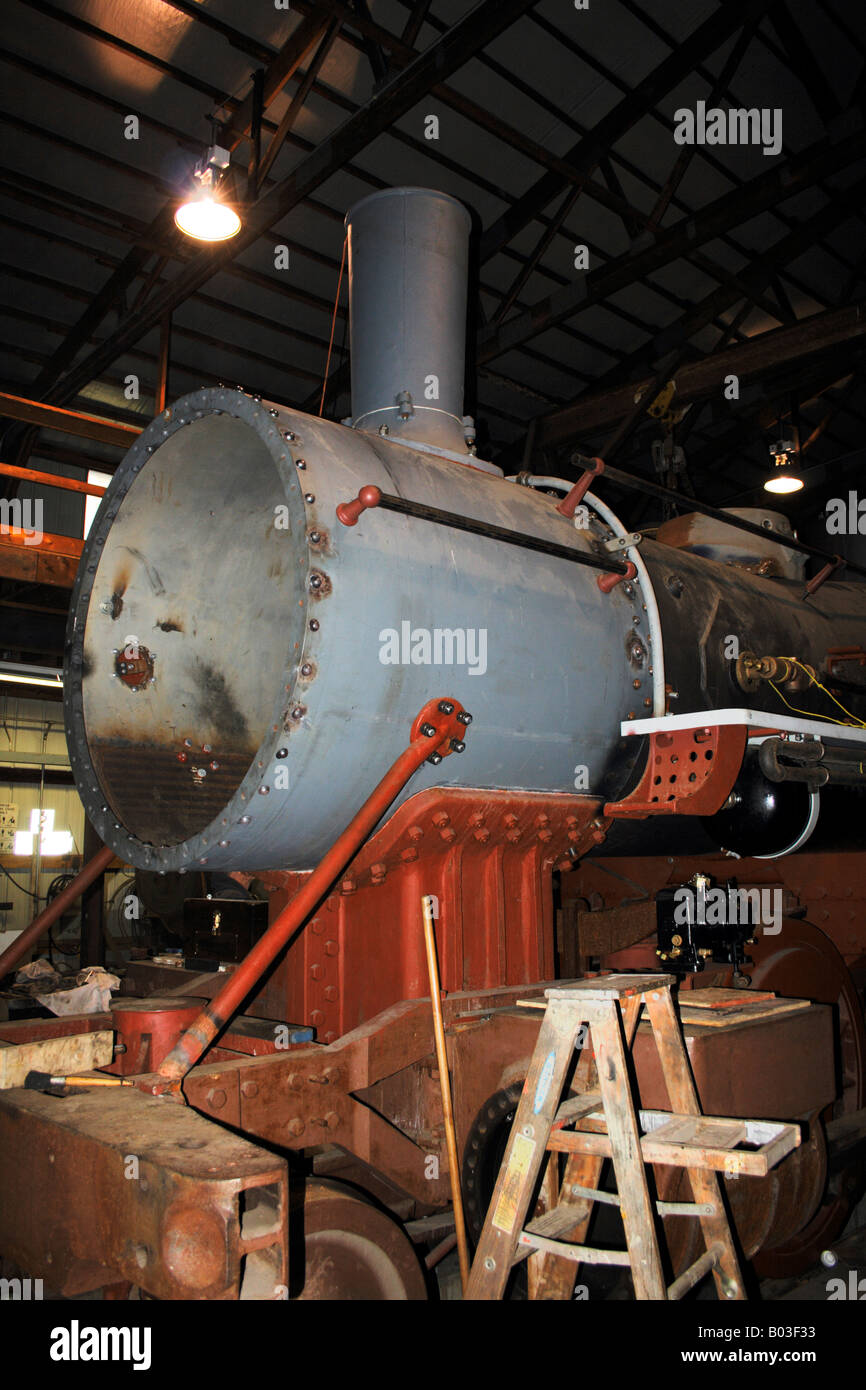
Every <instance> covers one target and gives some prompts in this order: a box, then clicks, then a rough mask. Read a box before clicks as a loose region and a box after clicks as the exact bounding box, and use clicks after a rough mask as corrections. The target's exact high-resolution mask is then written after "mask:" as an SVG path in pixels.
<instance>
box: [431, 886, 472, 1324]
mask: <svg viewBox="0 0 866 1390" xmlns="http://www.w3.org/2000/svg"><path fill="white" fill-rule="evenodd" d="M421 913H422V916H423V918H424V945H425V947H426V948H427V974H428V976H429V977H430V1002H431V1004H432V1005H433V1036H434V1037H435V1039H436V1065H437V1066H438V1068H439V1086H440V1089H441V1091H442V1115H443V1118H444V1120H445V1144H446V1147H447V1149H448V1177H449V1180H450V1182H451V1201H452V1203H453V1204H454V1233H455V1235H456V1237H457V1254H458V1258H459V1260H460V1282H461V1284H462V1285H463V1294H464V1297H465V1295H466V1286H467V1284H468V1283H469V1245H468V1243H467V1240H466V1220H465V1218H464V1215H463V1196H462V1194H461V1191H460V1164H459V1162H458V1159H457V1134H456V1132H455V1129H454V1107H453V1106H452V1104H451V1078H450V1075H449V1072H448V1052H447V1049H446V1047H445V1024H444V1022H443V1019H442V994H441V989H440V985H439V965H438V963H437V960H436V934H435V929H434V926H433V899H432V898H431V897H424V898H422V899H421Z"/></svg>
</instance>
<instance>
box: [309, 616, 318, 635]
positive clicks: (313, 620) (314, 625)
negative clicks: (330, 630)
mask: <svg viewBox="0 0 866 1390" xmlns="http://www.w3.org/2000/svg"><path fill="white" fill-rule="evenodd" d="M318 630H319V620H318V618H311V619H310V631H311V632H318Z"/></svg>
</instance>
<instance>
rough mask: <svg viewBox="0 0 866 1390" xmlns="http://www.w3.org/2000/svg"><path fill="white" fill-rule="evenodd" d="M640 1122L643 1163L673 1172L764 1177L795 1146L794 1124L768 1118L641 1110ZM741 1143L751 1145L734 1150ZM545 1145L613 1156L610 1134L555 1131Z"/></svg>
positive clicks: (797, 1135)
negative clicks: (685, 1170)
mask: <svg viewBox="0 0 866 1390" xmlns="http://www.w3.org/2000/svg"><path fill="white" fill-rule="evenodd" d="M675 1122H676V1123H675ZM640 1123H641V1127H642V1128H643V1129H644V1130H645V1131H647V1132H646V1133H644V1134H643V1135H642V1137H641V1141H640V1146H641V1152H642V1154H643V1158H644V1162H645V1163H666V1164H669V1165H670V1166H671V1167H674V1168H711V1169H714V1170H715V1171H716V1172H720V1173H748V1174H750V1175H753V1176H755V1177H765V1176H766V1174H767V1173H769V1171H770V1169H771V1168H772V1167H774V1165H775V1164H776V1163H778V1162H779V1160H780V1159H781V1158H784V1157H785V1155H786V1154H788V1153H790V1152H791V1150H792V1149H795V1148H797V1146H798V1144H799V1143H800V1129H799V1126H798V1125H791V1124H782V1123H778V1124H777V1123H775V1122H774V1121H770V1120H728V1119H724V1118H721V1117H719V1116H715V1115H671V1114H669V1113H668V1112H667V1111H664V1110H641V1111H640ZM668 1136H680V1137H668ZM682 1136H685V1137H682ZM712 1136H715V1137H716V1138H718V1137H719V1136H723V1137H724V1142H722V1143H717V1142H712V1143H708V1142H707V1138H709V1137H712ZM740 1143H747V1144H752V1145H754V1146H755V1147H754V1148H750V1149H738V1148H737V1144H740ZM547 1147H548V1149H551V1150H554V1151H555V1152H557V1153H578V1154H589V1155H591V1156H594V1157H596V1158H610V1157H611V1156H612V1151H611V1144H610V1137H609V1135H607V1134H591V1133H588V1132H587V1131H585V1130H569V1131H567V1132H566V1131H564V1130H555V1131H554V1132H553V1133H552V1134H551V1135H550V1137H549V1139H548V1141H547Z"/></svg>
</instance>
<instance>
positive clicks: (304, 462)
mask: <svg viewBox="0 0 866 1390" xmlns="http://www.w3.org/2000/svg"><path fill="white" fill-rule="evenodd" d="M306 466H307V460H306V459H295V467H296V468H300V469H301V471H303V470H304V469H305V468H306Z"/></svg>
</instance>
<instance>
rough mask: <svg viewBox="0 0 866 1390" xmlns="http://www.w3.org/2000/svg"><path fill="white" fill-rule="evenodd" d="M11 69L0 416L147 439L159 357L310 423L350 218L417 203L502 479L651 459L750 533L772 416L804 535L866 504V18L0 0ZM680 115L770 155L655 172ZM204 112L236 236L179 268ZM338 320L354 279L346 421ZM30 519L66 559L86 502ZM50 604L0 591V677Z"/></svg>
mask: <svg viewBox="0 0 866 1390" xmlns="http://www.w3.org/2000/svg"><path fill="white" fill-rule="evenodd" d="M4 39H5V50H4V51H3V52H2V53H0V63H2V68H0V71H2V76H3V87H2V95H0V122H2V127H3V144H2V153H0V228H2V236H3V244H4V249H3V256H2V262H0V315H2V330H0V355H2V364H0V378H2V380H0V389H2V390H3V391H6V392H9V393H12V394H15V395H18V396H22V397H27V398H29V399H36V400H41V401H45V402H49V403H54V404H55V405H63V406H70V407H72V408H74V409H77V410H87V411H90V412H93V413H97V414H100V415H103V416H108V417H111V418H113V419H117V420H120V421H124V420H132V421H140V420H141V419H142V417H144V418H145V419H146V418H147V417H149V416H150V415H152V414H153V411H154V400H155V392H156V389H157V379H158V375H159V359H160V350H161V341H162V342H164V343H165V344H166V345H167V349H168V380H167V392H168V399H173V398H174V397H176V396H179V395H182V394H184V393H185V392H187V391H190V390H192V389H194V388H196V387H198V386H201V385H203V384H210V383H213V382H216V381H218V380H223V381H227V382H230V383H233V384H234V383H241V384H243V385H244V386H245V387H246V388H247V389H250V390H254V391H256V392H260V393H261V394H262V395H263V396H264V397H266V398H271V399H274V400H279V401H285V402H288V403H291V404H293V405H296V406H302V407H303V408H305V409H308V410H317V409H318V406H319V399H320V396H321V392H322V386H323V374H324V372H325V367H326V361H327V358H328V343H329V336H330V331H331V323H332V316H333V311H334V301H335V296H336V294H337V287H338V280H339V275H340V265H341V256H342V250H343V235H344V233H343V218H344V215H345V212H346V210H347V208H348V207H349V206H351V204H352V203H353V202H355V201H357V200H358V199H359V198H360V197H362V196H364V194H365V193H367V192H369V191H370V190H373V189H377V188H382V187H386V186H390V185H396V184H407V183H408V184H420V185H426V186H430V187H436V188H441V189H443V190H445V191H446V192H448V193H451V194H453V195H454V196H456V197H457V198H460V199H461V200H462V201H463V202H464V203H466V204H467V206H468V207H469V208H470V209H471V211H472V213H473V217H474V219H475V224H476V236H475V238H474V270H473V283H472V285H471V287H470V354H469V357H470V363H469V377H468V398H467V410H469V411H471V412H472V413H473V414H475V415H476V417H477V420H478V425H479V451H480V452H482V453H483V454H484V455H485V456H487V457H489V458H492V459H493V460H494V461H497V462H500V463H501V464H502V465H503V466H504V467H505V469H506V471H507V472H515V471H517V470H518V469H519V468H521V467H525V466H527V464H531V466H532V467H533V468H534V469H535V471H537V472H560V473H562V472H569V471H573V470H572V469H571V465H570V462H569V461H570V458H571V455H572V453H573V452H574V450H575V449H579V450H580V451H581V452H584V453H591V454H596V453H599V452H601V453H603V454H604V456H605V457H606V458H608V459H609V460H610V461H614V460H615V462H616V464H617V466H618V467H620V468H624V469H627V470H630V471H633V472H642V473H645V474H648V475H652V474H653V463H652V459H651V445H652V442H653V440H657V439H660V438H662V437H663V435H664V434H665V433H666V432H670V431H672V433H673V441H674V442H675V443H677V444H679V445H681V446H682V448H683V450H684V453H685V461H686V472H685V473H684V474H681V475H680V476H679V478H678V479H677V484H678V486H680V487H684V488H686V489H687V490H688V489H693V490H694V492H695V494H696V495H697V496H699V497H701V498H703V499H704V500H706V501H709V502H712V503H715V504H717V505H729V504H730V505H740V506H742V505H756V504H758V503H760V502H761V501H762V494H761V491H760V488H761V481H762V477H763V475H764V472H765V469H766V462H767V444H768V441H769V440H771V439H772V438H774V437H776V435H777V421H778V420H779V419H780V417H784V416H790V415H791V414H792V413H793V417H794V418H795V420H796V421H797V422H798V424H799V430H800V440H801V446H802V450H803V458H802V463H803V465H804V467H806V468H807V469H808V472H807V474H806V476H807V481H808V486H807V487H806V489H805V490H804V492H803V493H801V494H798V495H797V496H796V497H795V498H794V499H793V500H792V501H786V502H785V503H784V504H783V506H784V509H785V510H786V511H788V513H789V514H790V515H791V516H792V519H794V520H795V522H797V523H798V524H799V525H800V526H801V528H805V529H806V530H808V529H809V523H810V521H814V519H815V518H816V517H817V516H818V515H819V513H820V509H821V505H822V503H823V501H824V500H825V499H826V497H827V496H829V495H832V494H833V493H834V491H835V492H838V491H839V490H841V489H847V488H848V487H849V486H854V481H855V480H856V477H857V476H858V472H862V466H863V458H864V455H863V453H862V448H861V446H862V442H863V420H864V417H863V408H862V405H861V399H862V390H861V384H862V375H861V373H862V367H863V360H864V356H863V354H864V351H866V337H864V323H863V316H862V315H861V314H860V312H859V308H858V304H859V300H860V299H862V298H863V296H864V286H863V270H864V261H863V252H864V220H866V219H864V199H863V192H864V186H866V184H864V180H866V167H864V158H863V123H864V99H866V9H864V7H863V5H862V4H860V3H856V4H854V3H847V4H846V3H844V2H843V0H809V3H806V2H805V0H785V2H784V3H773V4H771V3H760V2H759V3H754V2H753V3H748V2H747V0H724V3H723V4H718V3H716V0H693V3H690V4H688V5H683V4H682V2H681V0H652V2H651V3H646V2H645V3H638V2H637V0H588V6H587V7H586V8H583V9H578V8H577V7H576V5H575V4H574V3H572V0H539V3H536V4H534V5H532V4H530V3H528V2H527V0H483V2H482V3H480V4H477V5H476V6H474V7H472V6H470V5H467V4H464V3H462V2H461V0H411V3H410V2H409V0H405V2H404V0H346V3H334V4H329V3H320V4H319V3H311V0H292V3H291V9H290V10H289V9H285V8H277V6H276V4H275V3H272V2H271V0H259V3H255V4H254V3H248V2H246V3H238V0H204V3H200V4H199V3H194V2H193V0H77V3H71V4H63V5H52V4H46V3H43V0H7V3H6V5H5V6H4ZM418 55H421V56H420V57H419V56H418ZM257 72H260V73H262V77H261V78H259V79H256V78H255V74H256V73H257ZM257 90H258V91H260V92H261V94H262V104H263V108H264V113H263V117H262V120H261V126H260V136H259V140H258V142H256V141H255V140H254V139H251V138H250V133H251V131H254V129H255V104H256V103H255V92H256V91H257ZM698 102H706V104H707V106H708V107H716V106H721V107H722V108H725V109H727V108H738V109H739V108H759V109H766V110H767V111H768V112H772V111H779V112H781V115H782V131H783V138H782V142H781V148H780V150H779V152H778V153H775V154H764V153H763V152H762V149H761V148H760V147H756V146H755V145H728V144H715V145H710V144H704V145H681V144H678V143H676V141H675V139H674V130H675V113H676V112H677V110H679V109H680V108H690V109H695V107H696V105H697V103H698ZM130 115H134V116H137V118H138V138H137V139H128V138H126V137H127V133H128V131H129V128H130V123H129V122H128V120H127V117H129V116H130ZM429 115H436V116H437V117H438V119H439V135H438V139H436V140H430V139H427V138H425V118H426V117H427V116H429ZM214 116H215V117H216V119H217V120H218V121H219V122H220V123H221V126H222V133H221V137H220V138H221V142H222V143H225V144H227V145H229V146H230V147H231V148H232V151H233V155H232V167H233V171H234V178H235V187H236V190H237V193H238V196H239V197H240V198H242V199H246V200H247V201H248V206H247V209H246V213H245V227H244V231H243V232H242V233H241V235H240V236H239V237H238V238H236V239H235V241H233V242H231V243H226V244H225V245H224V246H223V247H220V248H209V249H207V250H205V251H201V250H199V249H195V248H194V247H193V245H192V244H191V243H190V242H188V241H186V240H185V239H184V238H183V237H182V236H181V235H180V234H179V233H178V232H177V231H176V230H175V228H174V226H173V223H172V213H173V209H174V206H175V204H176V201H177V197H178V195H179V192H180V191H181V190H182V188H183V187H184V185H185V182H186V181H187V180H188V179H189V176H190V172H191V170H192V167H193V165H194V163H195V161H196V159H197V158H198V157H199V156H200V155H201V153H202V150H203V148H204V146H205V145H206V144H207V143H208V142H209V139H210V129H211V126H210V118H212V117H214ZM256 147H258V151H259V159H260V168H259V171H258V173H259V177H258V181H257V182H256V173H255V169H254V167H252V172H251V166H254V164H255V153H254V151H255V149H256ZM262 165H264V167H265V173H264V176H263V177H262V168H261V166H262ZM279 246H285V247H288V250H289V257H288V259H289V265H288V268H287V269H277V268H276V264H275V252H274V248H275V247H279ZM579 246H585V247H586V248H587V251H588V268H587V269H583V268H582V267H580V268H578V267H576V266H575V259H576V256H575V248H576V247H579ZM345 300H346V284H345V279H344V280H343V284H342V290H341V295H340V302H339V304H338V308H337V318H336V332H335V338H334V351H333V354H332V357H331V363H330V376H329V380H328V387H327V390H326V393H325V402H326V404H325V413H326V414H328V415H331V416H333V417H335V418H337V419H339V418H341V417H342V416H344V415H346V414H347V413H348V408H349V407H348V396H347V392H346V384H347V372H346V361H345V359H346V346H347V344H346V332H345V319H346V308H345ZM803 320H811V322H809V323H808V324H806V325H804V324H803ZM169 321H170V325H171V331H170V341H169V339H168V337H162V338H161V334H162V333H163V332H164V329H165V325H167V324H168V323H169ZM765 335H770V336H765ZM730 373H735V374H736V375H737V376H738V377H739V381H740V395H739V399H737V400H730V399H726V396H725V389H724V383H725V379H726V377H727V376H728V375H729V374H730ZM131 375H134V376H136V377H138V378H139V380H140V383H141V394H140V399H139V400H138V401H130V400H128V399H126V396H125V394H124V383H125V382H126V381H127V380H128V378H129V377H130V376H131ZM672 380H674V381H675V382H676V394H674V395H673V397H672V399H670V401H668V400H667V394H668V393H666V390H665V388H666V385H667V383H668V382H669V381H672ZM650 406H652V407H653V410H654V412H655V411H657V410H660V411H661V413H662V417H664V412H665V410H667V412H668V415H667V418H666V419H665V418H661V419H659V418H654V416H653V415H651V414H649V413H648V408H649V407H650ZM120 457H121V450H120V449H119V448H118V447H117V446H115V445H109V444H100V443H97V442H94V441H90V440H84V439H81V438H77V437H73V436H71V435H70V434H68V433H66V432H63V431H60V432H58V431H56V430H51V431H48V430H41V431H39V432H37V431H36V430H34V429H32V428H29V427H28V426H27V425H26V424H22V423H20V422H15V423H12V424H7V425H6V428H5V433H4V438H3V444H2V451H0V460H2V462H3V463H6V464H10V463H11V464H16V465H18V466H25V467H30V468H36V469H41V470H43V471H47V472H56V473H61V474H65V475H66V476H69V477H73V478H79V479H80V478H81V477H82V476H83V473H82V469H83V468H86V467H88V466H94V465H96V466H99V467H102V468H104V469H105V471H107V472H111V471H112V469H113V467H114V466H115V465H116V463H117V461H118V460H119V458H120ZM3 482H4V483H5V487H6V491H7V495H9V493H10V492H14V490H15V488H16V487H18V486H19V484H18V482H17V480H16V479H13V478H10V477H9V476H8V475H7V476H6V477H5V478H4V479H3ZM763 497H764V499H765V497H766V494H764V495H763ZM55 498H56V501H55V505H54V510H53V511H52V512H50V513H49V516H50V517H53V521H52V522H51V529H53V530H55V531H57V532H61V533H62V532H66V533H67V534H71V535H75V534H77V535H79V536H80V535H81V529H80V526H81V511H82V506H83V502H82V498H81V496H80V495H77V494H72V493H68V492H66V493H62V494H55ZM613 498H614V500H615V501H616V502H617V503H618V504H620V505H621V506H622V507H623V510H624V515H625V519H626V520H628V521H631V522H633V523H635V522H637V521H640V520H643V522H644V523H646V521H647V520H649V521H652V520H653V519H654V517H653V513H652V507H653V506H656V504H654V503H650V504H649V508H650V510H649V513H647V508H646V507H645V506H644V504H643V503H642V502H641V500H640V499H638V498H635V497H634V496H632V495H628V496H624V495H623V494H622V493H617V492H616V491H615V490H613ZM630 509H631V514H629V511H630ZM825 543H826V542H825ZM67 597H68V595H67V593H66V592H65V591H64V590H63V589H62V588H58V587H49V586H47V585H45V584H44V583H34V582H31V581H29V580H26V579H24V578H22V577H21V576H20V575H18V576H11V575H9V574H7V575H6V577H5V578H2V579H0V650H2V651H5V652H7V653H15V652H17V653H19V654H20V653H28V654H29V659H33V657H34V655H35V656H37V657H38V656H40V655H41V656H42V657H44V658H48V659H56V653H57V645H56V643H57V632H58V631H59V630H60V629H59V623H60V620H59V617H58V614H59V612H60V611H62V609H63V607H64V605H65V602H66V600H67ZM22 604H27V605H29V607H27V608H22V607H21V606H20V605H22ZM38 610H56V611H55V615H54V617H53V618H44V619H43V618H38V617H37V616H35V615H36V613H37V611H38ZM40 622H44V623H45V624H47V626H45V627H44V629H39V631H40V632H42V631H43V630H44V633H45V640H44V644H42V645H40V643H42V637H41V636H34V633H36V631H37V628H38V626H39V623H40ZM28 625H29V626H28ZM25 629H26V630H27V631H29V633H30V636H29V638H28V637H26V635H25V636H22V633H25ZM49 630H50V631H51V632H52V633H53V634H54V635H53V636H52V637H51V640H50V641H49V640H48V633H49ZM28 642H29V646H28Z"/></svg>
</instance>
